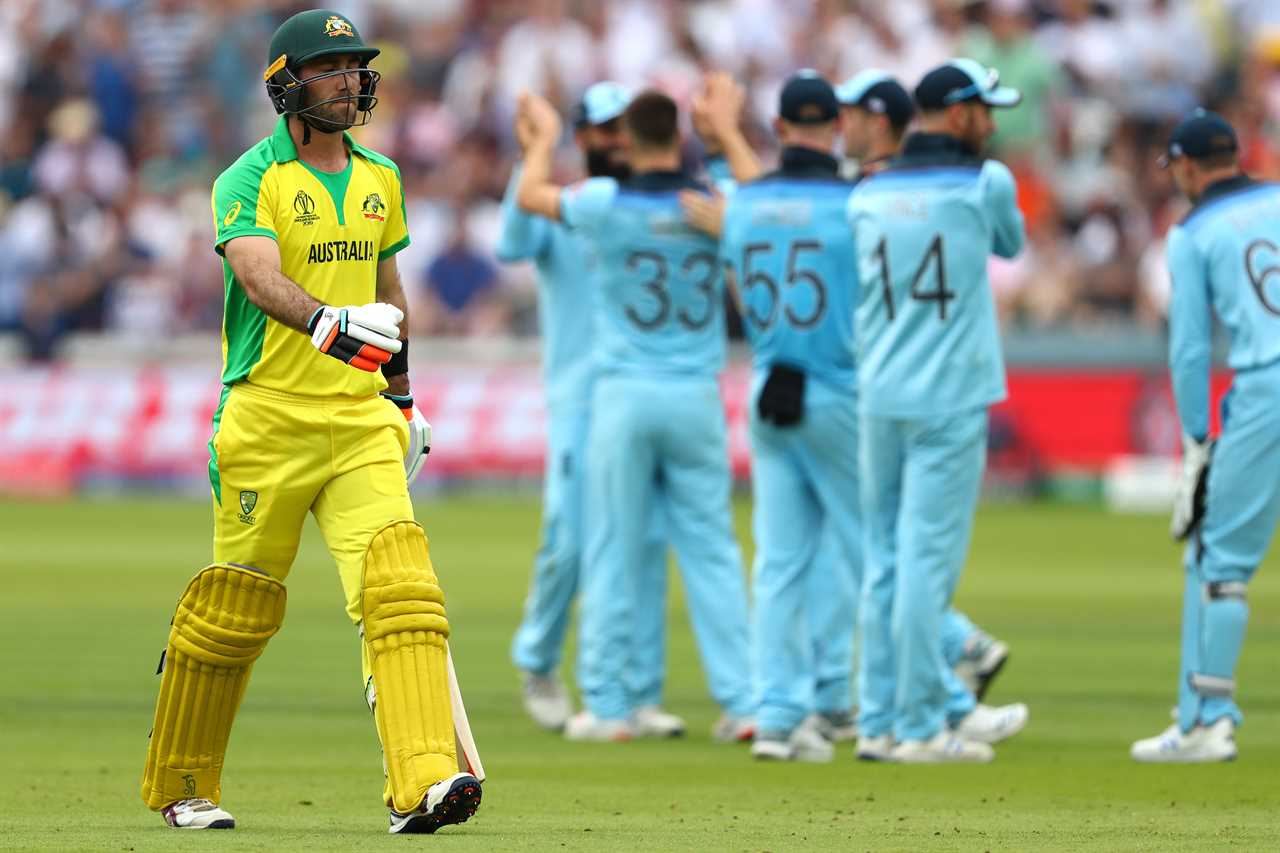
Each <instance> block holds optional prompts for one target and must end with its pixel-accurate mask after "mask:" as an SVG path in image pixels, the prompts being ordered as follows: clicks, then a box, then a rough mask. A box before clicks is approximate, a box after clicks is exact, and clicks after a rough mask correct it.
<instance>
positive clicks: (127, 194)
mask: <svg viewBox="0 0 1280 853" xmlns="http://www.w3.org/2000/svg"><path fill="white" fill-rule="evenodd" d="M317 2H320V0H317ZM309 5H311V4H309V3H297V2H281V0H4V2H3V3H0V128H3V134H0V331H17V332H19V333H20V334H21V335H22V337H23V340H24V341H25V347H26V350H27V351H28V353H29V354H30V355H31V356H32V357H34V358H47V357H50V356H51V355H53V354H54V353H56V351H57V347H58V343H59V341H60V340H61V338H62V336H63V335H65V334H66V333H67V332H69V331H75V330H90V331H91V330H104V331H115V332H126V333H127V332H137V333H138V335H139V337H140V339H141V340H143V341H145V340H148V339H152V338H154V337H155V336H157V335H163V334H178V333H183V332H191V331H202V330H208V331H215V330H217V328H218V326H219V323H220V319H221V311H222V294H223V281H222V270H221V265H220V263H219V262H218V259H217V257H216V256H215V255H214V254H213V252H212V250H211V245H210V244H211V236H212V222H211V214H210V211H209V188H210V184H211V181H212V179H213V177H214V176H215V175H216V174H217V173H218V172H219V171H221V170H222V169H223V168H225V167H226V165H227V164H229V163H230V162H231V161H232V160H234V159H235V158H236V157H237V156H238V155H239V154H240V153H241V152H242V151H243V150H244V149H245V148H247V147H249V146H250V145H252V144H253V143H254V142H256V141H257V140H258V139H260V138H262V137H263V136H265V135H267V134H268V133H269V132H270V130H271V127H272V124H273V122H274V120H275V116H274V114H273V112H272V110H271V108H270V105H269V104H268V102H267V99H266V97H265V94H264V90H263V84H262V70H263V68H264V66H265V64H266V62H267V57H266V44H267V41H268V39H269V38H270V35H271V33H272V31H273V30H274V28H275V26H276V25H277V24H278V23H279V22H280V21H282V20H283V19H284V18H285V17H287V16H288V15H290V14H292V13H294V12H296V11H300V10H301V9H303V8H307V7H308V6H309ZM331 6H332V8H334V9H335V10H336V11H340V12H342V13H343V14H346V15H347V16H349V17H350V18H351V19H352V20H353V21H354V22H355V23H356V25H357V26H358V27H359V28H360V29H361V32H362V35H363V36H364V38H365V40H366V41H372V42H373V43H375V44H377V45H378V46H379V47H381V48H382V50H383V53H382V55H381V56H380V57H379V58H378V59H377V60H376V61H375V63H374V67H375V68H376V69H377V70H379V71H381V72H382V75H383V77H382V82H381V84H380V86H379V89H378V95H379V104H378V107H377V109H376V111H375V112H374V117H373V122H372V124H371V125H369V126H368V127H366V128H362V129H360V130H358V131H357V133H358V134H359V138H360V141H361V142H362V143H364V144H366V145H368V146H370V147H372V148H374V149H377V150H380V151H382V152H384V153H386V154H387V155H389V156H391V157H393V158H394V159H395V160H396V161H397V162H398V163H399V165H400V167H401V171H402V175H403V178H404V182H405V188H406V193H407V198H408V214H409V225H410V233H411V235H412V239H413V243H412V245H411V246H410V247H409V248H408V249H407V250H405V252H403V253H402V254H401V255H400V270H401V274H402V276H403V278H404V280H405V282H406V289H407V290H408V291H409V293H410V300H411V302H412V304H413V309H414V310H413V323H414V326H415V327H416V329H415V331H416V332H418V333H429V334H436V335H495V334H515V335H532V334H536V333H537V323H536V313H535V311H534V310H533V305H534V300H535V298H536V294H535V289H534V285H533V279H532V272H531V271H530V270H529V269H528V268H527V266H519V267H503V266H500V265H499V264H498V263H497V262H496V260H495V259H494V257H493V252H492V246H493V245H494V242H495V240H496V236H497V230H498V223H499V201H500V199H501V196H502V192H503V189H504V187H505V184H506V181H507V176H508V173H509V170H510V166H511V165H512V163H513V162H514V159H515V157H516V154H517V151H516V147H515V144H514V140H513V138H512V134H511V130H510V123H511V117H512V112H513V107H514V100H515V98H516V95H517V94H518V93H519V91H520V90H521V89H522V88H525V87H528V88H530V89H533V90H536V91H541V92H543V93H546V94H549V95H550V96H551V97H552V98H553V99H554V100H556V101H558V102H559V103H560V104H561V105H562V106H563V107H564V108H565V110H566V111H568V110H569V109H570V107H571V105H572V104H573V102H574V101H575V99H576V98H577V96H578V95H579V94H580V93H581V91H582V90H583V89H584V88H585V87H586V86H588V85H589V84H590V83H592V82H595V81H597V80H601V79H606V78H610V79H615V80H619V81H621V82H623V83H626V84H629V85H632V86H635V87H642V86H646V85H651V86H656V87H659V88H662V89H663V90H665V91H667V92H669V93H670V94H672V95H674V96H675V97H677V99H678V100H681V101H682V102H684V103H687V102H688V100H689V98H690V97H691V95H692V93H693V91H694V90H695V89H696V87H697V86H698V85H699V84H700V81H701V78H702V75H703V73H704V72H705V71H707V70H709V69H716V68H724V69H728V70H729V71H731V72H732V73H733V74H734V75H735V76H736V77H737V78H738V79H739V80H741V81H743V82H744V83H746V84H747V85H748V87H749V92H750V101H749V107H748V109H749V115H748V116H747V117H746V120H747V122H748V123H749V126H750V127H751V128H752V130H753V137H754V138H755V139H756V140H757V143H758V145H759V147H760V148H761V150H762V151H765V152H767V153H766V155H765V156H766V161H768V159H769V158H771V157H772V156H773V155H772V153H771V152H770V149H771V148H772V147H773V144H774V143H773V141H772V139H771V135H770V132H769V130H768V128H769V121H770V119H771V117H772V116H773V114H774V112H775V109H776V97H777V92H778V88H779V86H780V85H781V82H782V81H783V79H785V77H786V76H787V75H788V74H789V73H791V72H792V71H794V70H795V69H797V68H799V67H804V66H811V67H815V68H817V69H819V70H821V71H822V72H824V73H825V74H827V75H828V76H829V77H830V78H831V79H832V80H833V81H835V82H839V81H841V80H843V79H845V78H847V77H849V76H851V75H853V74H854V73H856V72H857V71H859V70H861V69H863V68H866V67H871V66H876V67H881V68H885V69H888V70H890V71H892V72H894V73H895V74H897V75H898V76H899V77H900V79H901V80H902V81H903V82H904V83H905V84H906V85H907V87H908V89H910V88H912V87H913V86H914V85H915V82H916V81H917V80H918V79H919V77H920V76H921V75H922V73H923V72H924V71H925V70H927V69H928V68H930V67H931V66H933V65H935V64H937V63H939V62H940V61H942V60H944V59H946V58H947V57H949V56H951V55H966V56H972V57H974V58H976V59H979V60H981V61H982V62H984V63H987V64H988V65H991V66H994V67H995V68H997V69H998V70H999V71H1000V74H1001V78H1002V82H1004V83H1007V84H1008V85H1012V86H1016V87H1018V88H1020V89H1021V90H1022V91H1023V92H1024V95H1025V100H1024V102H1023V104H1022V106H1020V107H1019V108H1017V109H1016V110H1013V111H1008V112H1002V113H1001V114H1000V115H999V116H998V118H999V121H1000V123H1001V130H1000V132H999V134H998V136H997V137H996V139H995V140H994V150H993V154H994V155H995V156H998V157H1000V158H1001V159H1003V160H1004V161H1005V162H1007V163H1008V164H1009V165H1010V167H1011V168H1012V169H1013V170H1014V172H1015V173H1016V175H1017V176H1018V179H1019V191H1020V203H1021V205H1022V208H1023V210H1024V212H1025V214H1026V217H1027V226H1028V233H1029V238H1030V239H1029V243H1028V250H1027V251H1026V252H1024V253H1023V255H1022V256H1021V257H1020V258H1018V259H1016V260H1014V261H1013V262H1009V263H1000V264H998V265H995V266H993V268H992V283H993V287H994V288H995V290H996V292H997V296H998V303H999V305H1000V307H1001V312H1002V316H1003V318H1004V322H1005V323H1006V324H1007V325H1009V326H1015V327H1021V328H1030V329H1041V328H1054V327H1067V328H1069V327H1073V326H1081V325H1089V326H1097V325H1099V324H1113V325H1115V326H1116V327H1117V329H1119V330H1124V329H1130V328H1132V327H1133V326H1134V325H1135V324H1137V325H1141V326H1146V327H1149V328H1159V327H1160V325H1161V324H1162V323H1163V317H1164V310H1165V305H1166V303H1167V298H1168V283H1167V277H1166V275H1165V273H1164V269H1163V266H1164V265H1163V254H1162V252H1163V246H1162V240H1161V238H1162V235H1163V233H1164V232H1165V230H1166V229H1167V228H1168V226H1169V225H1170V223H1171V222H1175V221H1177V219H1178V218H1179V217H1180V216H1181V215H1182V214H1183V213H1184V212H1185V205H1184V204H1183V203H1181V202H1179V201H1177V200H1176V199H1175V198H1174V197H1173V194H1172V188H1171V186H1170V183H1169V181H1168V180H1167V177H1166V176H1165V175H1164V174H1163V173H1162V172H1161V171H1160V170H1159V169H1158V167H1157V166H1156V157H1157V155H1158V154H1159V152H1160V147H1161V144H1162V142H1163V140H1164V137H1165V134H1166V133H1167V129H1168V128H1169V127H1170V126H1171V124H1172V123H1173V122H1174V121H1175V120H1176V119H1177V118H1178V117H1180V116H1181V115H1182V114H1184V113H1185V112H1186V111H1188V110H1189V109H1191V108H1192V107H1193V106H1195V105H1197V104H1206V105H1209V106H1212V107H1214V108H1216V109H1218V110H1220V111H1222V112H1223V113H1224V114H1225V115H1226V116H1227V117H1228V118H1229V119H1230V120H1231V121H1232V122H1233V123H1234V124H1235V125H1236V127H1237V129H1238V131H1239V132H1240V135H1241V144H1242V149H1243V157H1244V162H1245V166H1246V169H1247V170H1248V171H1249V172H1250V173H1252V174H1253V175H1255V176H1257V177H1267V178H1274V177H1280V136H1277V131H1278V130H1280V2H1276V0H1102V2H1091V0H979V2H966V0H702V2H696V0H691V2H680V0H600V1H599V2H585V1H584V2H573V0H333V1H332V3H331ZM699 158H700V152H699V150H698V147H697V142H696V139H694V138H692V137H691V138H690V141H689V159H690V163H691V164H692V165H694V166H695V167H696V165H697V163H698V161H699ZM561 167H562V170H563V174H562V177H563V178H565V179H566V180H567V179H571V178H573V177H576V176H577V174H578V173H579V170H580V168H581V164H580V162H579V157H578V156H577V154H576V151H575V150H574V149H573V148H572V146H571V145H570V144H569V140H568V139H566V143H565V147H564V151H563V157H562V158H561Z"/></svg>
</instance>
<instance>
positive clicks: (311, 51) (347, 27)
mask: <svg viewBox="0 0 1280 853" xmlns="http://www.w3.org/2000/svg"><path fill="white" fill-rule="evenodd" d="M379 52H380V51H379V50H378V49H377V48H376V47H369V46H368V45H366V44H365V43H364V41H363V40H362V39H361V38H360V32H359V31H358V30H357V29H356V27H355V24H353V23H351V21H349V20H348V19H347V18H346V16H344V15H339V14H338V13H337V12H330V11H328V10H327V9H309V10H308V11H306V12H299V13H298V14H296V15H294V16H293V17H292V18H290V19H289V20H287V21H285V22H284V23H283V24H281V25H280V27H279V29H277V30H276V32H275V35H273V36H272V37H271V46H270V48H269V49H268V50H267V70H266V72H265V73H264V74H263V75H262V77H263V79H264V80H265V81H266V84H267V97H269V98H270V99H271V105H272V106H274V107H275V108H276V113H278V114H282V115H283V114H286V113H287V114H290V115H296V116H297V117H298V118H300V119H302V120H303V121H304V122H305V123H306V124H307V125H308V126H310V127H314V128H315V129H316V130H318V131H321V132H323V133H334V132H336V131H340V130H346V129H347V128H348V127H352V126H356V125H362V124H368V122H369V114H370V113H371V112H372V111H373V107H374V105H375V104H377V103H378V99H377V98H376V97H374V94H373V93H374V91H375V90H376V89H377V87H378V80H379V79H380V78H381V76H382V75H380V74H379V73H378V72H377V71H371V70H369V61H370V60H371V59H373V58H374V57H375V56H377V55H378V53H379ZM335 55H347V56H356V57H359V59H360V69H359V71H358V72H357V73H358V74H359V79H360V89H359V91H358V92H357V93H356V95H355V101H356V115H357V120H356V121H352V122H351V123H350V124H337V123H335V122H334V121H332V120H330V119H327V118H323V117H321V116H320V115H318V114H316V113H315V112H314V111H315V110H316V109H317V108H318V107H323V106H324V105H326V104H333V103H339V102H346V101H348V100H349V98H350V97H351V96H349V95H346V96H340V97H336V98H329V99H328V100H324V101H318V102H316V103H313V104H309V103H306V96H305V95H306V86H305V85H304V84H306V83H310V82H313V81H315V80H321V79H324V78H326V77H335V76H338V75H340V74H349V73H351V71H350V70H343V69H338V70H335V71H326V72H324V73H322V74H315V75H312V76H310V77H308V78H306V79H305V80H304V79H302V78H300V77H299V76H298V72H299V70H300V69H301V68H302V66H303V65H304V64H306V63H308V62H310V61H312V60H314V59H320V58H321V57H325V56H335Z"/></svg>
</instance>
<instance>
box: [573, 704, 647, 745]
mask: <svg viewBox="0 0 1280 853" xmlns="http://www.w3.org/2000/svg"><path fill="white" fill-rule="evenodd" d="M564 736H565V737H566V738H568V739H569V740H579V741H594V742H597V743H609V742H614V743H624V742H626V741H629V740H631V739H632V738H634V737H635V736H636V732H635V727H634V726H632V724H631V721H630V720H602V719H600V718H599V717H597V716H596V715H595V714H593V713H591V712H590V711H579V712H578V713H576V714H574V715H573V716H572V717H570V718H569V721H568V722H567V723H565V724H564Z"/></svg>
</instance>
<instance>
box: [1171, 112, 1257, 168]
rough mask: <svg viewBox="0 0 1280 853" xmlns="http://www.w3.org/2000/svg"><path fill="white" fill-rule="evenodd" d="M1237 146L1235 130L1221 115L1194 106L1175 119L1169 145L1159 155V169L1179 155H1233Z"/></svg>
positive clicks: (1195, 156) (1191, 156) (1201, 156)
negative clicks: (1192, 109) (1191, 109)
mask: <svg viewBox="0 0 1280 853" xmlns="http://www.w3.org/2000/svg"><path fill="white" fill-rule="evenodd" d="M1239 149H1240V143H1239V141H1237V139H1236V132H1235V131H1234V130H1232V128H1231V125H1230V124H1229V123H1228V122H1227V120H1226V119H1225V118H1223V117H1222V116H1220V115H1218V114H1217V113H1214V112H1209V111H1208V110H1206V109H1197V110H1196V111H1195V112H1193V113H1191V115H1189V116H1187V117H1186V118H1184V119H1183V120H1182V121H1180V122H1178V126H1177V127H1175V128H1174V129H1173V133H1171V134H1170V135H1169V148H1168V150H1167V151H1166V152H1165V153H1164V155H1163V156H1161V158H1160V168H1162V169H1167V168H1169V164H1170V163H1172V162H1173V161H1174V160H1177V159H1178V158H1180V157H1190V158H1191V159H1192V160H1199V159H1202V158H1204V157H1213V156H1216V155H1218V154H1234V153H1235V152H1236V151H1238V150H1239Z"/></svg>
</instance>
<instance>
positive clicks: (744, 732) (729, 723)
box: [711, 713, 756, 743]
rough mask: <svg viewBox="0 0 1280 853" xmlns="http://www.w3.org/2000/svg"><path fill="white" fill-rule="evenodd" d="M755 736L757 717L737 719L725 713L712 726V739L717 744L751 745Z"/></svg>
mask: <svg viewBox="0 0 1280 853" xmlns="http://www.w3.org/2000/svg"><path fill="white" fill-rule="evenodd" d="M755 735H756V718H755V717H735V716H734V715H733V714H728V713H725V714H721V715H720V719H718V720H716V721H715V722H714V723H713V724H712V725H711V739H712V740H714V741H716V742H717V743H750V741H751V739H752V738H753V737H755Z"/></svg>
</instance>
